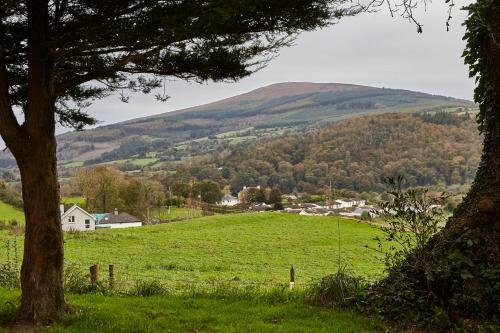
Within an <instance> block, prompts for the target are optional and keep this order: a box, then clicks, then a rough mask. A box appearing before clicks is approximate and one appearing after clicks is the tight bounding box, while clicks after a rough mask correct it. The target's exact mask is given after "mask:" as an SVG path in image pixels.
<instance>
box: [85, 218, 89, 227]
mask: <svg viewBox="0 0 500 333" xmlns="http://www.w3.org/2000/svg"><path fill="white" fill-rule="evenodd" d="M85 229H90V220H85Z"/></svg>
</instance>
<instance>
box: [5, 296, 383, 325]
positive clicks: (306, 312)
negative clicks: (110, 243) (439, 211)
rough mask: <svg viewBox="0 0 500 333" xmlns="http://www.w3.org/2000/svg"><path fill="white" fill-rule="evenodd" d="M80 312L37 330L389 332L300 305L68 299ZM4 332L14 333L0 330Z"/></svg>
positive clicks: (354, 317) (348, 315)
mask: <svg viewBox="0 0 500 333" xmlns="http://www.w3.org/2000/svg"><path fill="white" fill-rule="evenodd" d="M18 296H19V292H17V291H11V290H2V289H0V299H1V300H2V301H3V302H0V316H1V315H2V313H4V314H6V313H8V311H9V309H11V304H17V302H18ZM68 300H69V302H70V303H71V305H72V306H74V307H76V308H77V309H78V311H79V312H78V313H77V314H76V315H73V316H70V317H68V318H67V319H66V320H64V321H63V322H62V323H59V324H57V325H51V326H48V327H42V328H39V329H38V330H36V332H47V333H55V332H65V333H66V332H68V333H70V332H103V333H105V332H111V333H115V332H149V333H150V332H174V333H175V332H178V333H181V332H182V333H185V332H209V333H215V332H221V333H240V332H242V333H243V332H255V333H262V332H276V333H278V332H287V333H294V332H296V333H303V332H313V333H327V332H328V333H335V332H339V333H340V332H342V333H349V332H351V333H369V332H370V333H371V332H384V331H385V329H384V327H383V326H382V325H381V324H380V323H378V322H377V321H375V320H373V319H368V318H365V317H362V316H361V315H359V314H355V313H352V312H347V311H334V310H331V309H321V308H317V307H311V306H306V305H304V304H300V303H297V302H293V301H292V302H290V301H289V302H265V301H262V300H252V299H221V298H210V297H189V296H186V297H173V296H170V297H169V296H163V297H160V296H155V297H130V296H124V297H120V296H98V295H69V297H68ZM0 332H2V333H3V332H10V331H7V330H6V329H2V328H1V327H0Z"/></svg>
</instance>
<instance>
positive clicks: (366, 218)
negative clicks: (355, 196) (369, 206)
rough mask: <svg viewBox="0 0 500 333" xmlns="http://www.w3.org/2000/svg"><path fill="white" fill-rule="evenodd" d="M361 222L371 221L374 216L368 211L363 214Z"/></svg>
mask: <svg viewBox="0 0 500 333" xmlns="http://www.w3.org/2000/svg"><path fill="white" fill-rule="evenodd" d="M361 220H363V221H371V220H372V216H371V215H370V212H367V211H366V210H365V211H363V212H362V213H361Z"/></svg>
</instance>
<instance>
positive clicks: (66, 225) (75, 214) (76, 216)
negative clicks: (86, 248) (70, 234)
mask: <svg viewBox="0 0 500 333" xmlns="http://www.w3.org/2000/svg"><path fill="white" fill-rule="evenodd" d="M60 209H61V225H62V230H63V231H90V230H95V218H94V217H93V216H92V215H90V214H89V213H87V212H86V211H85V210H84V209H83V208H81V207H78V206H77V205H73V206H72V207H71V208H69V209H68V210H67V211H64V205H61V206H60Z"/></svg>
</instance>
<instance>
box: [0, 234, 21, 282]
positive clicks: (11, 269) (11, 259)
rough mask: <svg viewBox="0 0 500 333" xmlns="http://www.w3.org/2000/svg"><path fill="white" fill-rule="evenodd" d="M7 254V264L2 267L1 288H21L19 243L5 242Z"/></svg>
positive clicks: (0, 275) (0, 266) (0, 269)
mask: <svg viewBox="0 0 500 333" xmlns="http://www.w3.org/2000/svg"><path fill="white" fill-rule="evenodd" d="M5 250H6V252H5V253H6V254H7V261H6V263H4V264H2V265H0V286H1V287H7V288H17V287H19V284H20V280H19V270H18V267H19V257H18V252H17V241H16V240H14V241H5Z"/></svg>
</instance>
